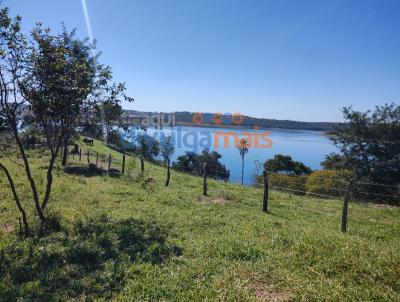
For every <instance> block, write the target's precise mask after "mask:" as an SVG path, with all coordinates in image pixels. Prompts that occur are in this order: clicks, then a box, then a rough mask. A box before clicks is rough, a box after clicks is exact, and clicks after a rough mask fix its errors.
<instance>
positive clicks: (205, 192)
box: [203, 162, 207, 196]
mask: <svg viewBox="0 0 400 302" xmlns="http://www.w3.org/2000/svg"><path fill="white" fill-rule="evenodd" d="M203 169H204V171H203V195H205V196H206V195H207V163H206V162H204V163H203Z"/></svg>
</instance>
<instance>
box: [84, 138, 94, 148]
mask: <svg viewBox="0 0 400 302" xmlns="http://www.w3.org/2000/svg"><path fill="white" fill-rule="evenodd" d="M83 142H84V143H85V144H87V145H90V146H93V139H91V138H87V137H85V138H84V139H83Z"/></svg>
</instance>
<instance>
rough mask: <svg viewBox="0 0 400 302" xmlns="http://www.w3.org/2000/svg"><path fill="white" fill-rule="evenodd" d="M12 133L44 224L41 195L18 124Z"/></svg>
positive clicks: (37, 209) (38, 212) (37, 210)
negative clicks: (20, 136)
mask: <svg viewBox="0 0 400 302" xmlns="http://www.w3.org/2000/svg"><path fill="white" fill-rule="evenodd" d="M12 131H13V135H14V138H15V140H16V142H17V145H18V149H19V153H20V154H21V157H22V160H23V162H24V166H25V175H26V177H27V178H28V181H29V184H30V186H31V190H32V195H33V201H34V203H35V208H36V212H37V214H38V216H39V219H40V221H41V222H42V223H43V222H44V221H45V217H44V215H43V211H42V208H41V207H40V202H39V195H38V192H37V189H36V184H35V181H34V180H33V177H32V173H31V168H30V166H29V162H28V158H27V157H26V153H25V149H24V146H23V145H22V142H21V140H20V138H19V136H18V130H17V128H16V123H15V126H14V127H12Z"/></svg>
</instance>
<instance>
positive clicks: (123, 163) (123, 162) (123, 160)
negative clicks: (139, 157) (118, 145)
mask: <svg viewBox="0 0 400 302" xmlns="http://www.w3.org/2000/svg"><path fill="white" fill-rule="evenodd" d="M122 174H125V154H123V155H122Z"/></svg>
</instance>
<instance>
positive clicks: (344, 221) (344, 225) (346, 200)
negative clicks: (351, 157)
mask: <svg viewBox="0 0 400 302" xmlns="http://www.w3.org/2000/svg"><path fill="white" fill-rule="evenodd" d="M352 188H353V179H350V181H349V186H348V187H347V192H346V195H345V196H344V200H343V209H342V228H341V229H342V233H346V231H347V212H348V208H349V200H350V197H351V191H352Z"/></svg>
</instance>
